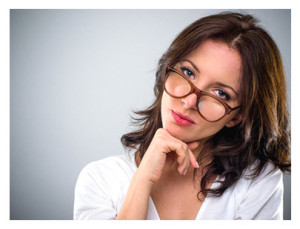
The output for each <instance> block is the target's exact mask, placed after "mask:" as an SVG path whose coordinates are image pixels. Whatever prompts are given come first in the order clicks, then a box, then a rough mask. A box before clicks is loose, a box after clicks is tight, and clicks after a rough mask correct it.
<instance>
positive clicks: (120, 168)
mask: <svg viewBox="0 0 300 229" xmlns="http://www.w3.org/2000/svg"><path fill="white" fill-rule="evenodd" d="M135 170H136V164H135V161H134V155H133V154H122V155H118V156H110V157H107V158H104V159H101V160H98V161H93V162H90V163H88V164H87V165H86V166H84V167H83V169H82V170H81V172H80V175H79V176H92V177H95V178H99V177H102V178H107V179H110V178H111V177H115V178H117V177H119V176H122V175H125V176H126V175H127V176H131V175H132V174H133V173H134V172H135Z"/></svg>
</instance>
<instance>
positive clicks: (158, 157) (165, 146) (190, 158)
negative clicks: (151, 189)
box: [139, 128, 199, 182]
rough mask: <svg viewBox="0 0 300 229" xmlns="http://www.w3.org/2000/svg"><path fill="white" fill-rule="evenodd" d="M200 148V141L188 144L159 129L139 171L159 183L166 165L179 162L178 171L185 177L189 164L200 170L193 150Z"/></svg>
mask: <svg viewBox="0 0 300 229" xmlns="http://www.w3.org/2000/svg"><path fill="white" fill-rule="evenodd" d="M198 146H199V143H198V141H193V142H190V143H188V144H186V143H184V142H182V141H181V140H179V139H177V138H174V137H173V136H171V135H170V134H169V133H168V131H167V130H165V129H162V128H161V129H158V130H157V131H156V133H155V135H154V137H153V139H152V141H151V143H150V146H149V147H148V149H147V151H146V153H145V155H144V156H143V159H142V161H141V164H140V166H139V171H140V172H141V173H143V175H144V176H146V178H147V179H149V180H150V181H151V182H157V181H158V180H159V179H160V177H161V175H162V172H163V170H164V168H165V167H166V165H170V164H173V162H174V161H177V162H178V164H179V165H178V167H177V171H178V173H179V174H181V175H185V174H186V172H187V169H188V167H189V164H191V165H192V166H193V167H194V168H199V165H198V163H197V161H196V158H195V156H194V154H193V152H192V151H191V150H193V149H195V148H197V147H198Z"/></svg>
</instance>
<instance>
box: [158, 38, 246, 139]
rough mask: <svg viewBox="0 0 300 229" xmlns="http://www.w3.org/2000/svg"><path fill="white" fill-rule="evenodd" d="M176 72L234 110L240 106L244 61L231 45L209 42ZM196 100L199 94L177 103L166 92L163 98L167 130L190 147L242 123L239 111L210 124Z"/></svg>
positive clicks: (163, 117) (202, 45) (188, 57)
mask: <svg viewBox="0 0 300 229" xmlns="http://www.w3.org/2000/svg"><path fill="white" fill-rule="evenodd" d="M175 68H176V69H177V70H179V71H180V72H181V73H182V74H184V75H186V76H188V77H189V79H190V80H191V81H192V82H193V83H194V85H195V86H196V87H197V88H199V89H200V90H202V91H205V92H209V93H211V94H213V95H215V96H218V97H219V98H221V99H222V100H223V101H225V102H226V103H227V104H228V105H229V106H230V107H232V108H233V107H236V106H239V105H240V103H239V100H240V98H239V85H240V80H241V79H240V78H241V76H240V70H241V58H240V55H239V53H238V51H236V50H235V49H232V48H229V47H228V45H227V44H225V43H223V42H218V41H212V40H207V41H205V42H203V43H202V44H201V45H200V46H199V47H198V48H197V49H195V50H194V51H193V52H192V53H190V55H188V56H187V57H186V58H185V59H184V60H183V61H181V62H179V63H177V64H176V65H175ZM173 74H174V73H173ZM196 100H197V96H196V94H191V95H188V96H186V97H185V98H183V99H177V98H173V97H171V96H169V95H168V94H167V93H166V92H165V91H164V92H163V96H162V105H161V115H162V124H163V128H165V129H166V130H167V131H168V132H169V133H170V134H171V135H172V136H174V137H176V138H178V139H180V140H182V141H184V142H186V143H188V142H191V141H195V140H201V139H205V138H207V137H210V136H212V135H214V134H216V133H217V132H218V131H219V130H221V129H222V128H223V127H224V126H227V127H232V126H235V125H237V124H238V123H239V121H240V119H241V116H240V115H239V114H238V111H239V109H237V110H234V111H232V112H231V113H230V114H229V115H225V116H224V117H223V118H222V119H221V120H219V121H217V122H208V121H206V120H205V119H203V118H202V117H201V116H200V115H199V113H198V111H197V105H196ZM203 109H204V108H203ZM187 120H189V121H187Z"/></svg>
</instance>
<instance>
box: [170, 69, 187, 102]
mask: <svg viewBox="0 0 300 229" xmlns="http://www.w3.org/2000/svg"><path fill="white" fill-rule="evenodd" d="M165 89H166V91H167V92H168V93H169V94H171V95H172V96H174V97H182V96H185V95H187V94H188V93H189V92H190V91H191V85H190V84H189V82H188V81H187V80H186V79H185V78H184V77H182V76H181V75H179V74H177V73H175V72H172V71H170V73H169V75H168V78H167V80H166V82H165Z"/></svg>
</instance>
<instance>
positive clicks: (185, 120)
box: [172, 110, 195, 126]
mask: <svg viewBox="0 0 300 229" xmlns="http://www.w3.org/2000/svg"><path fill="white" fill-rule="evenodd" d="M172 116H173V118H174V120H175V122H176V123H177V124H179V125H183V126H190V125H193V124H195V122H194V121H193V120H192V119H191V118H190V117H188V116H186V115H183V114H181V113H179V112H175V111H173V110H172Z"/></svg>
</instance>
